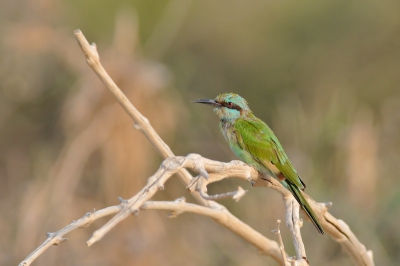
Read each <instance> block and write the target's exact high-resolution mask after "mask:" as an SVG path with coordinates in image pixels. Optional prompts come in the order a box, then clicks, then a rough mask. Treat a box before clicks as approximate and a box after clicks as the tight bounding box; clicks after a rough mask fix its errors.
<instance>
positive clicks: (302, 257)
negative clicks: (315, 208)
mask: <svg viewBox="0 0 400 266" xmlns="http://www.w3.org/2000/svg"><path fill="white" fill-rule="evenodd" d="M284 200H285V207H286V225H287V227H289V229H290V232H291V233H292V239H293V244H294V249H295V251H296V259H295V260H294V261H295V265H299V266H300V265H309V264H308V261H307V256H306V249H305V247H304V243H303V239H302V237H301V232H300V228H301V227H302V226H303V220H301V219H300V217H299V211H300V205H299V204H298V203H297V201H296V200H295V199H294V198H293V196H292V195H290V196H289V197H284Z"/></svg>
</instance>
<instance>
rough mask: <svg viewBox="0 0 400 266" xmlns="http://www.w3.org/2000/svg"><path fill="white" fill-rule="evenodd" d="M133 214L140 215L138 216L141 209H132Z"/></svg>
mask: <svg viewBox="0 0 400 266" xmlns="http://www.w3.org/2000/svg"><path fill="white" fill-rule="evenodd" d="M132 214H133V215H134V216H135V217H138V216H139V209H134V210H133V211H132Z"/></svg>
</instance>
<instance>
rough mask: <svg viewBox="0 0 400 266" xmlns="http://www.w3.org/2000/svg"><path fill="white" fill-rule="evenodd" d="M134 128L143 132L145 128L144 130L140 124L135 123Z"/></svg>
mask: <svg viewBox="0 0 400 266" xmlns="http://www.w3.org/2000/svg"><path fill="white" fill-rule="evenodd" d="M133 127H134V128H135V129H136V130H139V131H143V128H142V127H141V126H140V125H139V124H138V123H134V124H133Z"/></svg>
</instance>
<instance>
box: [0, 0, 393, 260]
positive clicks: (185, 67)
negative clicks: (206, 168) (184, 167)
mask: <svg viewBox="0 0 400 266" xmlns="http://www.w3.org/2000/svg"><path fill="white" fill-rule="evenodd" d="M399 10H400V2H399V1H394V0H393V1H390V0H383V1H372V0H366V1H362V2H361V1H351V0H350V1H349V0H338V1H322V2H321V1H316V0H309V1H300V2H299V1H257V0H248V1H239V0H230V1H227V0H222V1H212V0H202V1H195V0H169V1H167V0H158V1H154V0H150V1H142V0H131V1H122V0H121V1H101V0H96V1H95V0H87V1H76V0H72V1H71V0H70V1H66V0H63V1H53V0H39V1H34V0H20V1H7V0H0V34H1V39H0V134H1V135H0V210H1V216H0V264H1V265H16V264H17V263H19V262H20V261H21V260H22V259H24V258H25V257H26V256H27V255H28V254H29V253H30V252H32V251H33V250H34V249H35V248H36V247H37V246H38V245H40V244H41V243H42V242H43V241H44V240H45V239H46V235H45V233H46V232H54V231H57V230H59V229H61V228H63V227H64V226H66V225H67V224H69V223H70V222H71V221H72V220H74V219H78V218H79V217H81V216H82V215H84V214H85V213H86V212H88V211H90V210H92V209H93V208H96V209H100V208H103V207H106V206H110V205H115V204H118V200H117V198H118V196H121V197H123V198H128V197H130V196H132V195H134V194H135V193H136V192H137V191H138V190H139V189H140V188H141V187H142V186H143V185H144V184H145V183H146V180H147V178H148V177H149V176H150V175H151V174H152V173H154V172H155V171H156V170H157V168H158V166H159V164H160V163H161V161H162V158H161V157H160V156H159V155H158V154H157V152H156V151H155V149H154V148H153V147H152V146H151V145H150V144H149V143H148V141H147V139H146V138H145V137H144V136H142V135H141V133H140V132H138V131H136V130H135V129H134V128H133V122H132V121H131V120H130V119H129V118H128V116H127V115H126V114H125V113H124V111H123V110H122V108H121V107H120V106H119V105H118V104H117V103H116V101H115V100H114V99H113V97H112V96H111V94H110V93H109V92H108V91H107V90H106V89H105V88H104V86H103V85H102V84H101V83H100V81H99V80H98V79H97V77H96V76H95V75H94V74H93V72H92V71H91V69H90V68H89V67H88V66H87V65H86V62H85V60H84V57H83V55H82V53H81V51H80V49H79V47H78V45H77V44H76V41H75V39H74V35H73V30H75V29H77V28H80V29H81V30H82V31H83V33H84V34H85V36H86V37H87V38H88V40H89V41H90V42H96V44H97V46H98V50H99V53H100V56H101V59H102V62H103V65H104V66H105V68H106V69H107V70H108V71H109V73H110V75H111V76H112V77H113V79H114V80H115V81H116V83H117V84H118V85H119V86H120V87H121V88H122V89H123V90H124V92H125V93H126V94H127V96H128V97H129V99H130V100H131V101H132V102H133V103H134V105H135V106H136V107H137V108H138V109H139V110H140V111H141V112H142V113H143V114H144V115H145V116H146V117H148V118H149V119H150V121H151V123H152V125H153V126H154V127H155V128H156V130H157V131H158V132H159V134H160V135H161V136H162V137H163V139H164V140H165V141H166V142H167V144H168V145H170V147H171V148H172V150H173V151H174V152H175V154H178V155H186V154H188V153H199V154H201V155H203V156H205V157H208V158H211V159H215V160H221V161H229V160H232V159H236V158H235V157H234V155H233V154H232V153H231V152H230V150H229V148H228V146H227V144H226V143H225V141H224V140H223V138H222V136H221V135H220V133H219V130H218V121H217V118H216V116H215V115H214V114H213V112H212V111H211V108H207V107H206V106H200V105H194V104H191V103H190V101H191V100H194V99H198V98H207V97H208V98H214V97H215V96H216V95H217V94H219V93H222V92H236V93H239V94H240V95H242V96H243V97H244V98H246V99H247V100H248V102H249V103H250V107H251V108H252V110H253V111H254V113H255V114H256V115H257V116H258V117H260V118H261V119H263V120H264V121H266V122H267V123H268V124H269V125H270V126H271V127H272V128H273V130H274V131H275V133H276V135H277V136H278V137H279V139H280V141H281V143H282V144H283V146H284V148H285V150H286V153H287V154H288V155H289V158H291V161H292V162H293V164H294V165H295V166H296V168H297V170H298V172H299V173H300V175H301V176H302V178H303V179H304V181H305V182H306V184H307V185H308V186H307V192H308V194H310V195H311V196H312V197H313V198H314V199H316V200H318V201H321V202H327V201H332V202H333V207H332V208H331V209H330V212H331V213H332V214H333V215H335V216H336V217H338V218H340V219H343V220H344V221H346V222H347V223H348V224H349V226H350V227H351V229H352V230H353V231H354V233H355V234H356V235H357V236H358V238H359V239H360V241H361V242H362V243H364V244H365V245H366V247H367V248H368V249H371V250H373V252H374V258H375V263H376V265H395V264H396V262H398V261H399V259H400V226H399V223H398V221H399V220H400V191H399V185H400V181H399V173H400V153H399V148H400V132H399V128H400V88H399V84H400V49H399V47H400V15H399V14H400V13H399ZM237 185H241V186H242V187H244V188H245V189H248V190H249V191H250V193H248V194H247V195H246V196H245V197H244V198H243V199H242V200H241V201H240V202H239V203H235V202H233V201H231V200H225V201H223V202H222V204H224V205H225V206H227V207H228V208H229V210H230V211H231V212H232V213H233V214H235V215H237V216H238V217H239V218H240V219H242V220H243V221H244V222H246V223H248V224H249V225H251V226H252V227H253V228H255V229H256V230H258V231H259V232H261V233H262V234H264V235H265V236H267V237H269V238H271V239H275V237H276V236H275V235H274V234H273V233H271V230H272V229H273V228H274V227H275V221H276V219H282V220H284V210H283V209H284V208H283V204H282V199H281V197H280V196H279V195H278V194H277V193H275V192H274V191H272V190H267V189H261V188H252V187H251V186H250V185H249V184H246V183H243V182H239V181H236V180H226V181H224V182H221V183H220V184H216V185H213V186H212V187H211V188H210V192H211V193H219V192H224V191H231V190H233V189H235V188H236V186H237ZM181 196H184V197H186V198H187V200H188V201H191V202H192V201H193V199H192V198H191V196H190V195H189V194H188V192H187V191H186V190H185V188H184V187H183V186H182V185H181V183H180V182H179V181H178V180H176V179H172V180H170V181H169V182H168V183H167V184H166V189H165V191H163V192H161V193H159V194H158V195H157V196H156V199H157V200H174V199H176V198H178V197H181ZM106 221H107V219H102V220H100V221H97V222H95V223H94V224H93V225H92V226H91V227H89V228H88V229H82V230H77V231H74V232H73V233H71V234H69V235H67V237H68V239H69V241H68V242H66V243H65V244H63V245H61V246H59V247H54V248H51V249H50V250H48V251H46V252H45V254H43V255H42V256H41V257H40V258H39V259H38V260H37V261H36V262H35V263H34V265H276V263H275V262H274V261H273V260H271V259H270V258H268V257H265V256H261V255H258V254H257V251H256V249H255V248H254V247H252V246H250V245H249V244H248V243H246V242H244V241H243V240H242V239H240V238H239V237H237V236H236V235H234V234H232V233H231V232H230V231H228V230H226V229H225V228H221V227H220V226H219V225H218V224H216V223H214V222H213V221H212V220H210V219H208V218H205V217H199V216H196V215H192V214H183V215H181V216H179V217H177V218H175V219H169V218H167V217H166V213H164V212H156V211H146V212H141V213H140V215H139V216H138V217H133V216H132V218H129V219H127V220H125V221H124V222H122V223H121V224H120V225H118V227H117V228H115V229H114V230H113V231H111V232H110V233H109V234H108V235H107V236H106V237H105V238H104V239H102V240H101V241H100V242H99V243H96V244H95V245H94V246H92V247H90V248H87V247H86V244H85V243H86V240H87V239H88V238H89V237H90V235H91V233H92V232H93V231H94V230H95V229H96V228H98V227H99V226H101V225H102V224H103V223H105V222H106ZM282 234H283V238H284V242H285V244H286V250H287V252H289V253H290V254H294V252H293V247H292V244H291V239H290V235H289V232H288V231H287V230H286V229H285V227H284V228H283V230H282ZM303 236H304V242H305V246H306V250H307V255H308V259H309V260H310V262H311V263H312V265H351V261H350V259H349V257H348V256H347V254H345V252H344V251H343V250H342V249H341V247H340V245H338V244H337V243H335V242H333V241H332V240H330V239H329V238H324V237H321V236H319V235H318V234H317V232H316V231H315V229H314V228H313V226H312V225H311V224H310V223H305V225H304V227H303Z"/></svg>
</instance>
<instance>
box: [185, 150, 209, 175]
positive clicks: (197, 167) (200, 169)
mask: <svg viewBox="0 0 400 266" xmlns="http://www.w3.org/2000/svg"><path fill="white" fill-rule="evenodd" d="M187 158H189V159H192V160H193V161H194V166H193V170H194V171H196V172H197V173H199V175H200V176H202V177H204V178H205V179H206V180H208V178H209V174H208V173H207V171H206V169H205V168H204V163H203V157H201V156H200V155H199V154H196V153H190V154H188V155H187Z"/></svg>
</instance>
